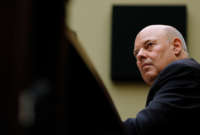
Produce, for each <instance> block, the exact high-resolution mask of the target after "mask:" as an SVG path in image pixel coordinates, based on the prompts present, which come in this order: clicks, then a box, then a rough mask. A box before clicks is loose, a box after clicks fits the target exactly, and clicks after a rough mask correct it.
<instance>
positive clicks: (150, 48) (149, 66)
mask: <svg viewBox="0 0 200 135" xmlns="http://www.w3.org/2000/svg"><path fill="white" fill-rule="evenodd" d="M134 55H135V57H136V60H137V66H138V68H139V70H140V73H141V75H142V78H143V79H144V81H145V82H146V83H147V84H149V85H152V83H153V82H154V80H155V79H156V77H157V75H158V74H159V73H160V72H161V71H162V70H163V69H164V68H165V67H166V66H167V65H168V64H170V63H171V62H172V61H174V60H175V59H176V57H175V55H174V53H173V46H172V45H171V44H170V42H169V40H168V37H167V36H166V33H165V31H164V30H163V29H161V28H159V27H148V28H145V29H143V30H142V31H141V32H140V33H139V34H138V35H137V37H136V40H135V47H134Z"/></svg>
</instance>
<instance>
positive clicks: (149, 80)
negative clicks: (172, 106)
mask: <svg viewBox="0 0 200 135" xmlns="http://www.w3.org/2000/svg"><path fill="white" fill-rule="evenodd" d="M156 77H157V74H146V75H145V76H143V77H142V78H143V80H144V81H145V83H146V84H148V85H150V86H151V85H152V84H153V82H154V80H155V79H156Z"/></svg>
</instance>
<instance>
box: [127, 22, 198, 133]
mask: <svg viewBox="0 0 200 135" xmlns="http://www.w3.org/2000/svg"><path fill="white" fill-rule="evenodd" d="M134 56H135V57H136V60H137V66H138V68H139V71H140V73H141V75H142V78H143V79H144V81H145V82H146V83H147V84H149V85H150V86H151V89H150V91H149V94H148V97H147V101H146V107H145V108H144V109H143V110H142V111H140V112H139V113H138V114H137V116H136V118H129V119H127V120H126V121H125V122H124V125H125V129H126V131H127V133H128V134H129V135H152V134H153V135H158V134H159V135H165V134H168V135H174V134H175V135H182V134H188V135H191V134H193V133H195V134H200V125H199V124H198V123H199V122H200V65H199V64H198V63H197V62H196V61H195V60H194V59H191V58H189V56H188V52H187V47H186V43H185V41H184V38H183V36H182V35H181V33H180V32H179V31H178V30H177V29H176V28H174V27H172V26H168V25H150V26H147V27H145V28H144V29H142V30H141V31H140V32H139V33H138V35H137V36H136V39H135V47H134Z"/></svg>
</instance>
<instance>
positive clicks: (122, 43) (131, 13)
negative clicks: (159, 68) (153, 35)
mask: <svg viewBox="0 0 200 135" xmlns="http://www.w3.org/2000/svg"><path fill="white" fill-rule="evenodd" d="M186 11H187V10H186V6H184V5H174V6H153V5H151V6H140V5H137V6H126V5H123V6H120V5H114V6H113V11H112V56H111V60H112V63H111V78H112V80H114V81H139V82H141V81H142V79H141V76H140V73H139V71H138V68H137V66H136V60H135V58H134V56H133V48H134V40H135V36H136V35H137V33H138V32H139V31H140V30H141V29H142V28H144V27H145V26H147V25H151V24H167V25H172V26H174V27H175V28H177V29H178V30H179V31H180V32H181V33H182V34H183V36H184V37H185V40H186V33H187V13H186Z"/></svg>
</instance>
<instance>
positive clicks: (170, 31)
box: [138, 24, 188, 55]
mask: <svg viewBox="0 0 200 135" xmlns="http://www.w3.org/2000/svg"><path fill="white" fill-rule="evenodd" d="M150 29H157V30H159V29H160V30H162V31H163V32H164V33H165V34H166V36H167V38H168V40H169V42H171V41H172V40H173V39H174V38H179V39H180V41H181V43H182V48H183V50H184V51H185V53H186V54H187V55H188V49H187V45H186V42H185V39H184V38H183V35H182V34H181V33H180V32H179V31H178V30H177V29H176V28H175V27H173V26H170V25H159V24H158V25H149V26H146V27H145V28H143V29H142V30H141V31H140V32H139V33H138V35H139V34H140V33H141V32H142V31H145V30H150Z"/></svg>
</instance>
